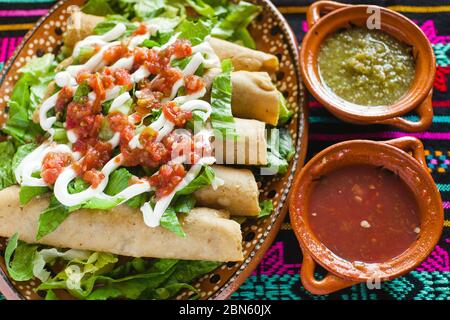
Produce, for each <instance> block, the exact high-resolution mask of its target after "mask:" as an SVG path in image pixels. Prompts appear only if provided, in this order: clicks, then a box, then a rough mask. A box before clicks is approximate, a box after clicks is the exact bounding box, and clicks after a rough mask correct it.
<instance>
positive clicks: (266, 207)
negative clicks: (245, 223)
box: [258, 200, 273, 218]
mask: <svg viewBox="0 0 450 320" xmlns="http://www.w3.org/2000/svg"><path fill="white" fill-rule="evenodd" d="M259 207H260V208H261V212H260V213H259V215H258V218H263V217H267V216H268V215H270V214H271V213H272V212H273V202H272V200H264V201H261V202H260V203H259Z"/></svg>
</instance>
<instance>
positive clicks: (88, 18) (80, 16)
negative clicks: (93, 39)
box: [64, 10, 105, 49]
mask: <svg viewBox="0 0 450 320" xmlns="http://www.w3.org/2000/svg"><path fill="white" fill-rule="evenodd" d="M104 19H105V17H99V16H94V15H92V14H86V13H83V12H81V11H78V10H73V11H72V12H71V14H70V17H69V20H68V21H67V29H66V32H65V34H64V45H65V46H66V48H67V49H71V48H73V47H74V46H75V44H76V43H77V42H78V41H80V40H82V39H84V38H86V37H87V36H89V35H91V34H92V33H93V30H94V28H95V26H96V25H97V24H98V23H99V22H101V21H103V20H104Z"/></svg>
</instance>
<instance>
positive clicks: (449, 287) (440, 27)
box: [0, 0, 450, 300]
mask: <svg viewBox="0 0 450 320" xmlns="http://www.w3.org/2000/svg"><path fill="white" fill-rule="evenodd" d="M312 2H314V1H306V0H275V1H274V3H275V4H276V5H277V6H278V7H279V9H280V11H281V12H282V13H283V14H285V16H286V19H287V20H288V21H289V23H290V25H291V26H292V28H293V30H294V32H295V34H296V35H297V37H298V39H299V41H301V39H302V37H303V36H304V34H305V32H306V31H307V25H306V22H305V12H306V7H307V5H308V4H310V3H312ZM343 2H346V3H358V2H360V1H343ZM54 3H55V1H53V0H28V1H26V0H0V69H1V68H2V67H3V65H4V62H5V61H6V60H7V59H8V58H9V57H10V56H11V55H12V53H13V51H14V48H15V47H16V46H17V45H18V44H19V43H20V42H21V40H22V37H23V36H24V35H25V33H26V32H27V30H28V29H30V28H31V27H32V26H33V24H34V23H35V22H36V21H37V20H38V19H39V17H40V16H41V15H43V14H45V13H46V12H47V10H48V9H49V8H50V7H51V6H52V5H53V4H54ZM364 3H371V4H376V5H382V6H388V7H389V8H391V9H393V10H396V11H399V12H401V13H403V14H405V15H406V16H408V17H409V18H411V19H412V20H413V21H414V22H416V23H417V25H418V26H419V27H420V28H421V29H422V30H423V31H424V32H425V34H426V35H427V36H428V38H429V39H430V42H431V43H432V46H433V49H434V52H435V54H436V58H437V74H436V80H435V83H434V94H433V98H434V101H433V107H434V118H433V125H432V126H431V128H429V130H428V131H426V132H421V133H414V134H407V133H404V132H401V131H399V130H396V129H393V128H392V127H387V126H356V125H350V124H347V123H344V122H341V121H339V120H337V119H336V118H334V117H333V116H332V115H331V114H330V113H329V112H328V111H326V110H325V109H324V108H323V107H322V106H321V105H320V104H318V103H317V102H316V101H314V99H310V103H309V108H310V114H309V123H310V138H309V139H310V143H309V146H308V149H309V150H308V158H310V157H311V156H313V155H314V154H316V153H317V152H319V151H320V150H322V149H324V148H326V147H327V146H329V145H331V144H334V143H336V142H338V141H343V140H349V139H358V138H364V139H373V140H383V139H392V138H397V137H401V136H405V135H413V136H415V137H417V138H419V139H421V140H422V141H423V143H424V145H425V149H426V150H425V151H426V160H427V164H428V167H429V170H430V172H431V174H432V175H433V178H434V180H435V181H436V184H437V186H438V188H439V190H440V192H441V194H442V198H443V204H444V209H445V214H446V220H445V223H444V232H443V235H442V238H441V241H440V242H439V244H438V245H437V246H436V248H435V250H434V251H433V253H432V254H431V255H430V256H429V257H428V259H427V260H426V261H425V262H424V263H422V264H421V265H420V267H418V268H417V269H416V270H414V271H413V272H411V273H409V274H407V275H405V276H403V277H400V278H397V279H394V280H392V281H389V282H385V283H383V284H382V285H381V288H380V289H374V290H369V289H367V286H366V285H365V284H360V285H356V286H353V287H351V288H348V289H345V290H342V291H340V292H338V293H335V294H331V295H328V296H314V295H312V294H310V293H308V292H307V291H306V290H305V289H304V288H303V287H302V286H301V284H300V279H299V270H300V267H301V261H302V256H301V251H300V249H299V248H298V244H297V240H296V238H295V236H294V234H293V232H292V229H291V225H290V223H289V219H288V218H287V219H286V221H285V222H284V223H283V226H282V229H281V231H280V233H279V234H278V236H277V238H276V240H275V242H274V243H273V245H272V246H271V248H270V249H269V250H268V251H267V253H266V255H265V257H264V259H263V260H262V262H261V264H260V265H259V266H258V268H257V269H256V270H255V271H254V272H253V274H252V276H250V277H249V278H248V279H247V281H246V282H245V283H244V284H243V285H242V286H241V288H240V289H239V290H238V291H237V292H236V293H234V294H233V296H232V299H235V300H239V299H246V300H248V299H250V300H254V299H269V300H305V299H316V300H325V299H335V300H336V299H338V300H380V299H389V300H393V299H395V300H408V299H417V300H420V299H430V300H450V259H449V252H450V176H449V175H448V171H450V90H449V88H448V87H449V86H450V83H449V78H450V5H449V1H448V0H403V1H401V0H398V1H383V0H379V1H364ZM408 118H409V119H416V118H417V117H416V115H414V114H410V115H408ZM321 275H323V270H322V271H321V270H319V271H318V274H317V276H318V277H320V276H321ZM1 299H2V297H1V295H0V300H1Z"/></svg>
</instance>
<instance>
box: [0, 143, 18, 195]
mask: <svg viewBox="0 0 450 320" xmlns="http://www.w3.org/2000/svg"><path fill="white" fill-rule="evenodd" d="M15 151H16V150H15V148H14V144H13V143H12V141H11V140H7V141H3V142H0V190H2V189H4V188H6V187H9V186H11V185H13V184H14V183H16V178H15V177H14V172H13V165H12V159H13V156H14V154H15Z"/></svg>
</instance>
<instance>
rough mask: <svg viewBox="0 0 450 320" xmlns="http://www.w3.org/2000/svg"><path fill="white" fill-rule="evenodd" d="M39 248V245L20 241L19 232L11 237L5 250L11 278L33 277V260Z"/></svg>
mask: <svg viewBox="0 0 450 320" xmlns="http://www.w3.org/2000/svg"><path fill="white" fill-rule="evenodd" d="M37 248H38V246H37V245H30V244H26V243H24V242H22V241H19V235H18V234H17V233H16V234H14V235H13V236H12V237H11V238H10V239H9V241H8V245H7V246H6V250H5V264H6V269H7V270H8V273H9V275H10V276H11V278H13V279H14V280H16V281H28V280H30V279H31V278H33V260H34V256H35V254H36V249H37ZM13 256H14V258H13Z"/></svg>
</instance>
